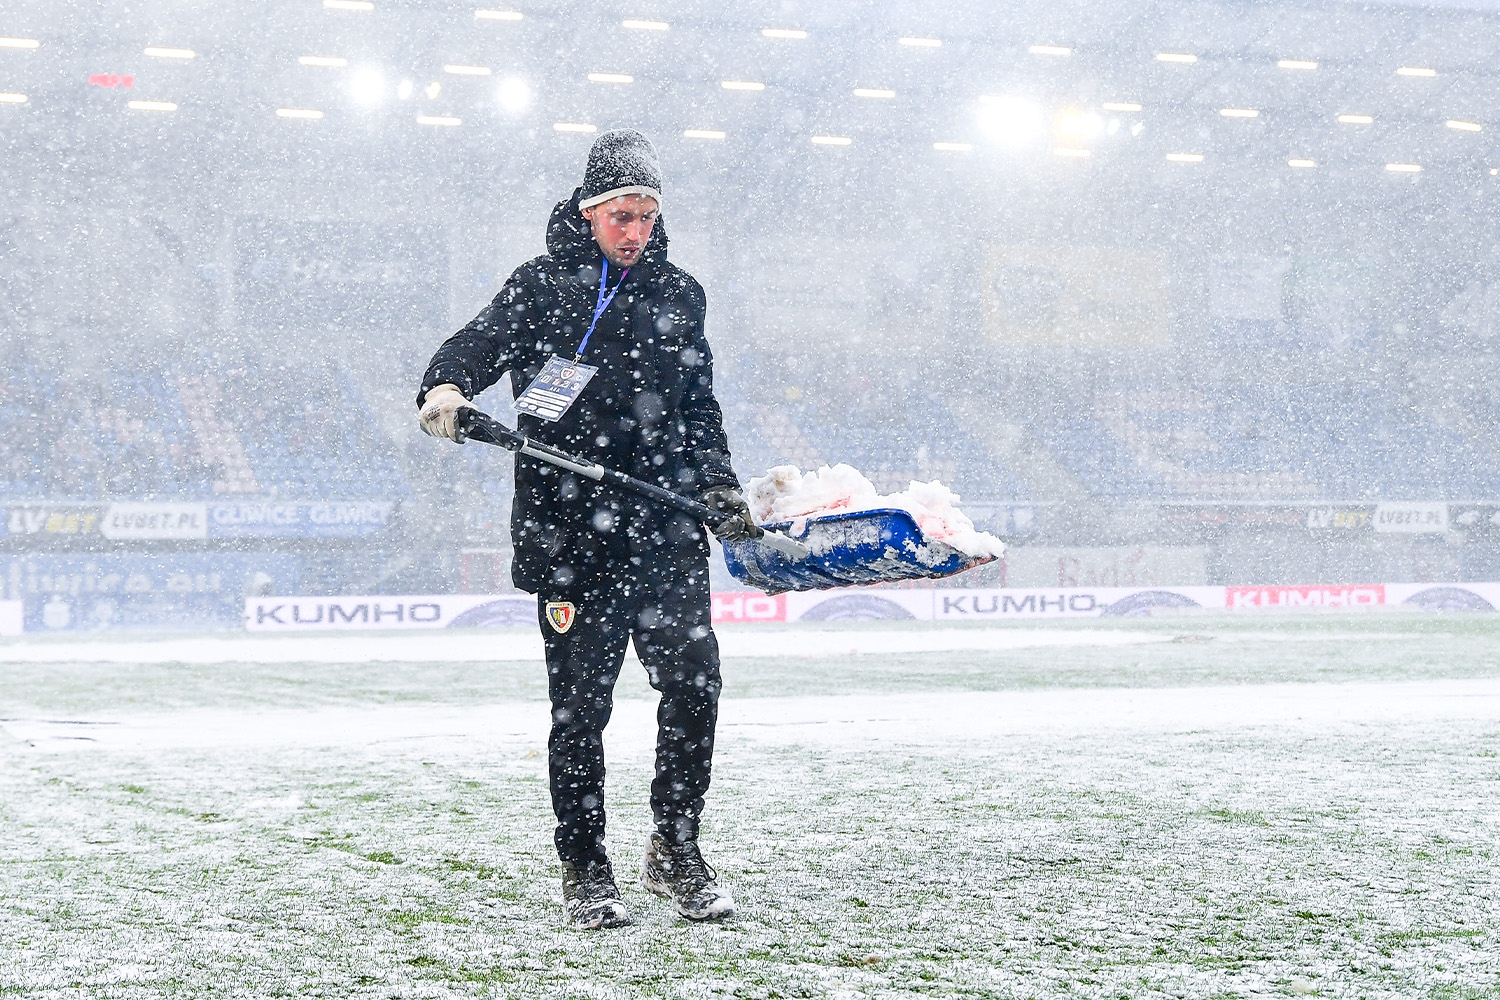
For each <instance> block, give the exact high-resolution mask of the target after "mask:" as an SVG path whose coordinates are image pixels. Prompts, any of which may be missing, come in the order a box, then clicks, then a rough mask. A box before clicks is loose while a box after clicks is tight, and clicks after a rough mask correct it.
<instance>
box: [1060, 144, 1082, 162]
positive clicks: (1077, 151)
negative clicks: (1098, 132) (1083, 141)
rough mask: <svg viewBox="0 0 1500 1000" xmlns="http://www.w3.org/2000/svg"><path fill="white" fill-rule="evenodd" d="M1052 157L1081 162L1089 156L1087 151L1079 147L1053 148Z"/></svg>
mask: <svg viewBox="0 0 1500 1000" xmlns="http://www.w3.org/2000/svg"><path fill="white" fill-rule="evenodd" d="M1052 155H1053V156H1062V157H1066V158H1069V159H1075V160H1081V159H1084V158H1085V157H1087V156H1088V155H1089V151H1088V150H1087V149H1084V148H1082V147H1080V146H1055V147H1053V149H1052Z"/></svg>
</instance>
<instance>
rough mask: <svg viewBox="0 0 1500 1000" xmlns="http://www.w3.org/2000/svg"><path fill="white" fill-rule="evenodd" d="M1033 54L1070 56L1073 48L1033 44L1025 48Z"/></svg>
mask: <svg viewBox="0 0 1500 1000" xmlns="http://www.w3.org/2000/svg"><path fill="white" fill-rule="evenodd" d="M1026 51H1027V52H1030V53H1031V54H1032V55H1034V56H1070V55H1072V54H1073V50H1072V49H1070V48H1068V47H1067V46H1064V45H1033V46H1031V47H1030V48H1029V49H1027V50H1026Z"/></svg>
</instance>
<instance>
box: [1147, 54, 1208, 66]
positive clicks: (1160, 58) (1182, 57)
mask: <svg viewBox="0 0 1500 1000" xmlns="http://www.w3.org/2000/svg"><path fill="white" fill-rule="evenodd" d="M1156 61H1157V62H1164V63H1182V64H1184V65H1186V64H1189V63H1195V62H1197V61H1198V57H1197V56H1195V55H1193V54H1192V53H1191V52H1158V53H1157V54H1156Z"/></svg>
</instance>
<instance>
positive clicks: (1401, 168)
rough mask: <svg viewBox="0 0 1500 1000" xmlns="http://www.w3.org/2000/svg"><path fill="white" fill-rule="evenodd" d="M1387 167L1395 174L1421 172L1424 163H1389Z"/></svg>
mask: <svg viewBox="0 0 1500 1000" xmlns="http://www.w3.org/2000/svg"><path fill="white" fill-rule="evenodd" d="M1385 169H1387V170H1389V171H1390V172H1391V173H1393V174H1420V173H1421V172H1422V165H1421V164H1420V163H1387V164H1386V165H1385Z"/></svg>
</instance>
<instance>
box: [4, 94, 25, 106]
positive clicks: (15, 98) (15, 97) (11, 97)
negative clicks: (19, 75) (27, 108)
mask: <svg viewBox="0 0 1500 1000" xmlns="http://www.w3.org/2000/svg"><path fill="white" fill-rule="evenodd" d="M27 100H29V98H27V96H26V95H25V94H9V93H0V104H25V103H26V102H27Z"/></svg>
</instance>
